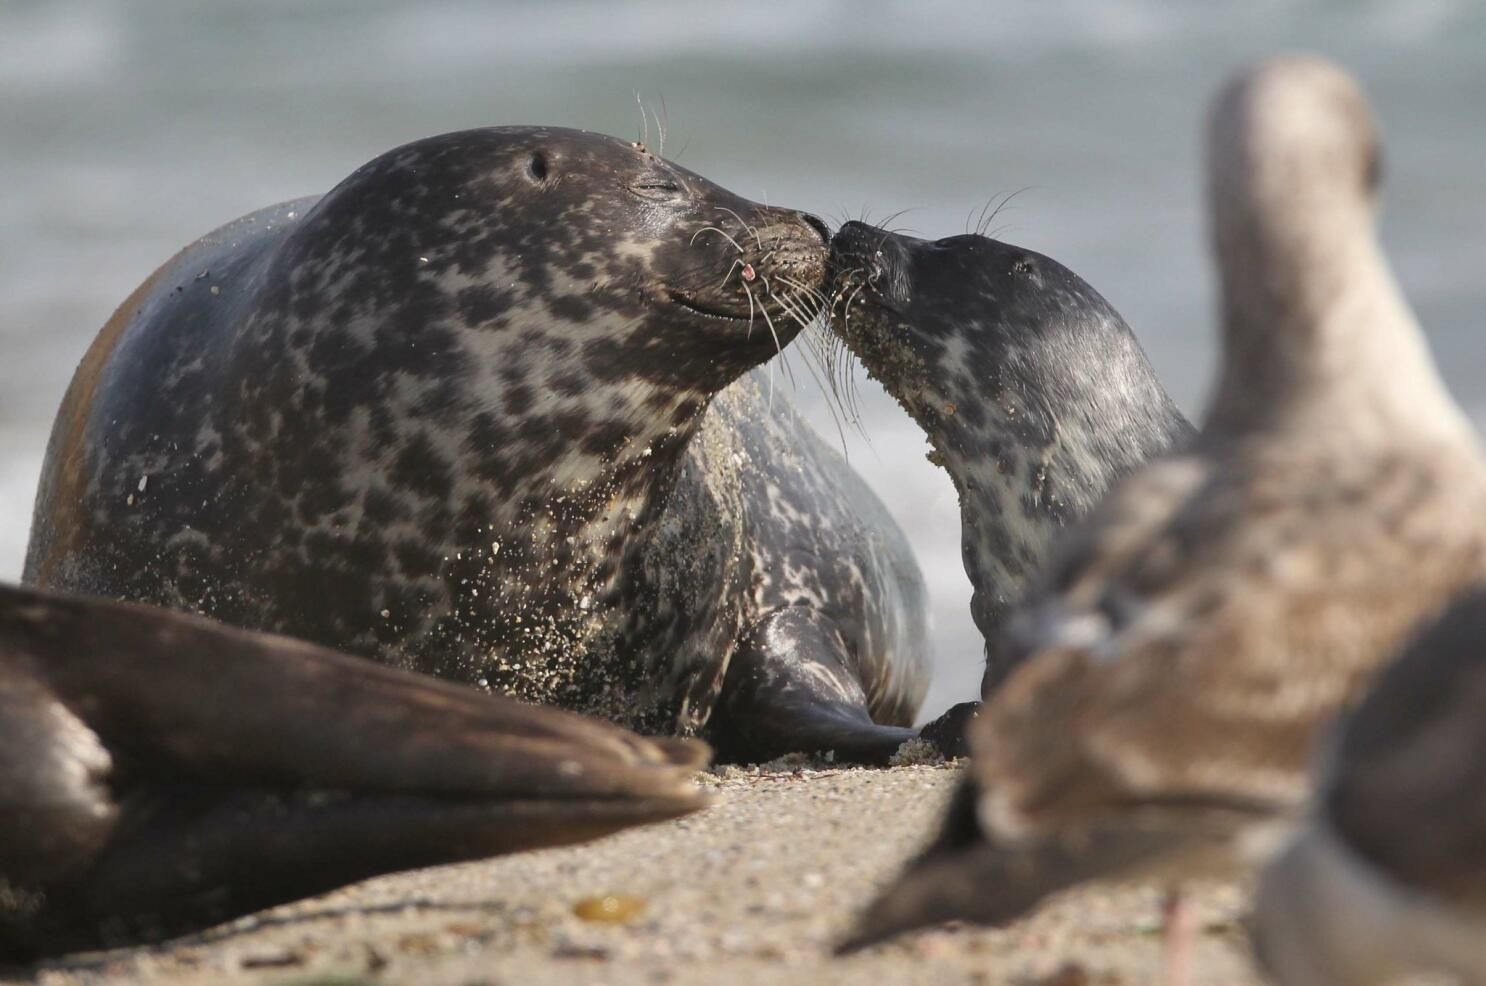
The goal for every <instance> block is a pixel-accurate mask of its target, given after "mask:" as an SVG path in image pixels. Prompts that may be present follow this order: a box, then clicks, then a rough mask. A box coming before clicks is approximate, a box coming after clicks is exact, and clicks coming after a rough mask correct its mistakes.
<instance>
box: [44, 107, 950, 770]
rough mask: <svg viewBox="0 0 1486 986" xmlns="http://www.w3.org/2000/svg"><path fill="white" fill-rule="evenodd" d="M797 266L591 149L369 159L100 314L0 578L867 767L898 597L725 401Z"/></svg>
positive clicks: (850, 484) (768, 329) (846, 506)
mask: <svg viewBox="0 0 1486 986" xmlns="http://www.w3.org/2000/svg"><path fill="white" fill-rule="evenodd" d="M827 239H828V232H827V230H826V229H825V227H824V226H823V225H822V224H821V223H820V221H819V220H817V219H815V218H814V217H811V216H808V215H805V214H803V213H799V212H795V211H792V210H788V209H779V208H768V207H765V206H761V205H757V204H755V203H753V202H749V201H747V200H744V199H741V198H739V197H737V196H735V195H733V194H732V193H730V192H728V191H726V190H724V189H722V188H719V187H717V186H716V185H714V184H712V183H710V182H708V181H707V180H706V179H704V178H702V177H701V176H699V175H696V174H694V173H692V172H690V171H687V170H685V169H683V168H679V167H677V166H675V165H673V164H671V163H670V162H667V161H665V160H663V159H661V158H660V157H657V156H656V155H654V154H652V153H650V152H649V151H648V150H647V149H646V148H644V147H643V146H641V145H638V144H630V143H626V142H623V141H619V140H615V139H614V138H611V137H605V136H601V135H597V134H591V133H583V132H578V131H572V130H562V129H558V128H547V127H497V128H490V129H484V130H471V131H464V132H459V133H453V134H445V135H443V136H439V137H432V138H428V139H425V140H420V141H417V142H415V143H412V144H409V145H407V146H405V147H401V148H398V149H396V150H393V151H390V152H388V153H386V154H384V155H382V156H381V157H378V158H376V159H375V160H373V161H372V162H370V163H369V164H367V165H365V166H364V167H362V168H360V169H359V170H357V171H356V172H355V173H354V174H352V175H351V176H350V177H349V178H347V179H346V180H345V181H343V182H341V183H340V184H339V185H338V186H337V187H336V188H335V189H334V190H332V191H331V192H330V193H329V194H327V195H326V196H325V197H323V198H321V199H318V200H313V199H306V200H301V201H298V202H293V203H288V204H286V205H282V206H277V207H273V208H270V209H267V210H264V211H262V212H258V213H254V214H253V215H251V216H248V217H246V218H244V219H241V220H238V221H237V222H235V223H231V224H229V225H227V226H225V227H223V228H222V229H220V230H218V231H216V232H214V233H211V234H209V235H208V236H206V237H204V238H203V239H201V240H200V241H198V242H197V243H195V244H193V245H192V246H190V247H187V248H186V249H185V250H184V251H183V252H182V253H181V254H179V255H178V256H177V257H175V258H174V259H173V260H171V261H169V262H168V263H167V264H165V266H163V267H162V268H161V269H160V270H159V271H157V272H156V273H155V274H154V275H153V276H152V277H151V278H150V279H149V280H148V281H146V282H145V284H144V285H142V286H141V287H140V288H139V289H138V290H137V291H136V292H135V294H134V295H133V296H132V297H131V298H130V299H129V300H127V301H126V302H125V303H124V305H123V306H122V307H121V308H120V309H119V311H118V312H117V313H116V314H115V316H114V317H113V319H112V320H110V322H109V323H108V324H107V325H106V326H105V327H104V329H103V331H102V333H101V334H100V335H99V337H98V339H97V341H96V342H95V343H94V345H93V348H92V349H91V350H90V351H89V352H88V354H87V356H86V357H85V358H84V360H83V362H82V365H81V366H80V367H79V369H78V371H77V374H76V376H75V377H74V380H73V382H72V386H71V388H70V390H69V391H68V394H67V397H66V399H65V401H64V403H63V405H62V409H61V411H60V413H59V415H58V418H57V423H56V426H55V428H54V431H53V436H52V441H51V444H50V446H49V448H48V453H47V458H46V462H45V465H44V468H43V475H42V480H41V485H40V488H39V491H38V494H37V501H36V511H35V520H34V523H33V534H32V539H31V544H30V547H29V550H28V555H27V561H26V570H25V573H26V574H25V577H26V580H27V581H28V582H32V583H35V584H37V585H41V586H51V587H57V588H63V589H71V590H75V591H81V592H88V593H93V594H97V595H103V596H109V597H115V598H124V599H130V600H135V601H141V602H149V603H155V604H158V605H163V606H169V607H173V608H178V609H184V610H190V611H195V612H200V613H203V614H205V615H209V616H212V617H215V618H217V619H221V620H223V621H225V622H228V623H231V624H234V625H238V626H244V627H248V628H252V629H259V630H267V631H273V632H278V633H285V634H289V635H292V636H296V637H301V638H304V639H308V640H312V641H315V642H317V643H321V644H324V645H326V646H331V647H335V648H336V649H339V650H344V651H348V652H351V653H355V654H360V655H364V656H369V657H373V658H375V659H377V660H380V661H383V662H385V663H388V664H392V665H395V666H398V667H403V668H409V669H413V670H418V671H422V672H425V673H429V674H433V675H437V676H439V677H443V678H448V679H453V680H458V681H463V682H467V683H470V684H473V685H476V686H479V687H484V688H488V689H491V690H493V691H497V692H501V693H506V694H511V695H515V696H518V697H520V698H523V699H526V700H529V701H535V702H542V703H547V704H553V705H559V706H563V707H566V708H571V709H577V710H581V711H587V712H592V713H596V714H599V715H603V716H605V717H607V718H610V719H613V720H615V721H619V722H622V723H624V724H626V725H629V726H631V727H634V728H637V729H640V730H641V731H644V732H677V733H681V734H687V735H689V734H693V733H697V732H700V731H703V730H705V731H706V732H707V733H708V735H710V736H713V737H715V738H716V739H717V741H718V744H717V745H718V746H719V747H720V748H721V749H723V750H725V751H727V752H728V755H729V756H732V757H736V758H742V759H750V758H762V759H767V758H769V757H772V756H776V755H778V754H779V753H783V752H788V751H790V750H817V749H820V750H825V749H834V750H836V752H837V753H838V754H839V755H840V756H842V757H843V758H848V759H849V758H860V757H867V758H880V759H886V758H887V757H888V756H890V755H891V753H892V752H893V750H895V749H896V748H897V746H898V744H899V743H901V742H902V741H903V739H905V738H907V737H910V736H912V735H914V733H913V731H912V730H910V729H908V728H906V727H908V726H909V725H910V724H911V722H912V721H913V716H914V712H915V710H916V709H917V706H918V703H919V702H920V701H921V700H922V696H923V692H924V690H925V688H926V685H927V680H928V675H929V654H928V650H927V646H926V643H925V641H926V632H925V619H926V618H925V615H924V612H923V603H922V597H923V587H922V580H921V578H920V576H919V573H918V571H917V568H916V566H915V562H914V560H913V557H912V553H911V550H910V549H909V546H908V544H907V542H906V540H905V539H904V537H903V536H902V534H901V532H900V531H899V530H898V529H897V528H896V527H895V526H894V525H893V523H892V521H891V520H890V519H889V518H888V515H887V513H886V511H885V510H884V509H882V507H881V504H879V503H878V502H877V500H876V498H875V497H873V495H872V494H871V493H870V491H869V490H868V489H867V488H866V486H865V485H864V484H863V483H862V482H861V481H860V480H859V479H857V477H856V476H855V475H854V474H853V473H852V471H851V470H850V468H849V467H848V466H847V465H846V463H845V462H844V460H842V459H841V457H840V456H836V455H833V454H832V453H830V451H829V450H828V449H826V447H825V446H824V444H823V443H822V442H819V441H813V440H812V438H811V437H807V432H808V428H807V427H806V426H805V425H804V424H803V423H802V422H800V421H798V420H796V418H795V417H794V415H793V412H792V411H791V410H790V409H789V408H788V406H787V402H786V401H785V400H784V398H783V395H782V394H772V395H771V393H770V388H769V384H768V382H767V381H765V380H763V379H762V377H754V378H749V377H747V376H746V374H747V373H748V371H749V370H750V368H752V367H755V366H757V365H759V364H760V363H762V362H764V361H765V360H766V359H767V358H768V357H770V356H773V355H774V354H775V353H776V352H777V351H778V350H779V347H780V346H782V345H784V344H786V343H788V342H790V340H791V339H792V338H793V336H794V335H795V334H796V333H797V332H798V331H799V330H800V327H801V324H802V323H804V322H808V321H809V319H810V316H811V314H812V312H813V309H812V308H810V307H809V306H810V305H811V304H812V302H811V298H812V292H815V291H817V290H818V288H819V286H820V285H821V283H822V279H823V276H824V261H825V257H826V241H827ZM802 305H804V306H806V307H801V306H802ZM771 397H772V400H771ZM714 398H715V399H714ZM725 692H726V699H725V700H720V697H721V696H723V695H724V693H725ZM714 711H719V712H720V714H719V715H718V717H717V720H718V721H716V722H714V721H713V713H714Z"/></svg>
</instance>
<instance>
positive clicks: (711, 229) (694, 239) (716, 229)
mask: <svg viewBox="0 0 1486 986" xmlns="http://www.w3.org/2000/svg"><path fill="white" fill-rule="evenodd" d="M703 233H720V234H722V236H723V237H725V238H726V239H727V241H728V242H729V243H731V244H732V245H733V249H734V250H737V251H738V252H739V253H746V252H747V251H745V250H744V249H743V248H742V247H741V246H739V245H738V241H737V240H735V239H733V238H732V237H731V236H728V233H727V230H725V229H722V228H721V227H718V226H703V227H702V228H701V229H699V230H697V231H696V232H695V233H693V234H691V242H690V243H689V244H687V245H688V246H696V243H697V237H698V236H701V235H702V234H703Z"/></svg>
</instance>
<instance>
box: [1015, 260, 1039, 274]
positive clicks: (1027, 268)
mask: <svg viewBox="0 0 1486 986" xmlns="http://www.w3.org/2000/svg"><path fill="white" fill-rule="evenodd" d="M1033 270H1034V267H1033V264H1032V258H1031V257H1018V258H1017V259H1016V260H1013V261H1012V262H1011V272H1012V273H1013V274H1030V273H1032V271H1033Z"/></svg>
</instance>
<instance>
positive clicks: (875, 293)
mask: <svg viewBox="0 0 1486 986" xmlns="http://www.w3.org/2000/svg"><path fill="white" fill-rule="evenodd" d="M831 263H832V267H833V270H834V274H833V279H834V291H835V293H836V295H837V297H838V298H839V299H840V304H838V305H837V307H836V310H835V312H834V313H833V317H832V320H831V326H832V328H833V329H834V330H835V332H836V333H837V335H838V336H839V337H840V338H841V340H842V341H843V342H844V343H845V344H846V345H847V346H848V347H850V349H851V351H852V352H853V353H854V354H855V355H856V356H857V357H858V358H860V359H861V361H862V363H863V365H865V366H866V368H867V372H868V373H869V374H870V375H871V376H872V377H873V378H874V379H877V380H879V381H880V382H881V383H882V384H883V386H884V387H885V388H886V389H887V391H888V392H889V393H891V394H892V395H893V397H895V398H896V399H897V400H898V402H899V403H900V404H902V406H903V407H904V409H905V410H907V411H908V413H909V414H910V415H911V416H912V417H913V419H914V420H915V421H916V422H917V423H918V424H919V426H920V427H921V428H923V430H924V432H925V434H926V436H927V437H928V440H929V443H930V445H931V446H932V449H933V451H932V452H931V453H930V458H931V459H932V460H933V461H934V462H936V463H937V464H939V465H940V466H942V467H943V468H944V469H945V471H946V472H948V473H949V476H950V479H951V480H952V481H953V482H954V485H955V490H956V492H957V493H958V494H959V499H960V518H961V552H962V555H963V559H964V563H965V572H966V574H967V575H968V576H969V577H970V583H971V586H972V587H973V590H974V594H973V596H972V597H971V614H972V616H973V617H974V619H975V624H976V627H977V628H978V629H979V630H980V632H981V634H982V636H983V637H984V638H985V640H986V641H987V651H986V653H987V666H986V673H985V679H984V683H983V686H982V692H983V693H988V692H989V691H990V690H991V689H992V688H993V687H994V686H995V685H996V684H997V683H998V682H999V681H1000V680H1001V678H1002V677H1003V676H1004V675H1005V674H1006V672H1007V671H1008V670H1010V669H1009V668H1008V667H1007V666H1006V665H1005V664H1004V663H1003V662H1000V661H998V660H997V655H996V654H995V653H994V649H993V648H992V647H991V646H990V642H991V641H994V640H995V639H996V638H997V635H998V633H999V631H1000V628H1001V625H1002V623H1003V621H1004V620H1005V618H1006V616H1007V614H1008V612H1010V610H1011V609H1012V608H1013V607H1014V606H1015V605H1016V603H1017V601H1018V600H1019V599H1020V597H1021V595H1022V593H1023V591H1024V590H1025V589H1026V588H1027V586H1028V584H1029V581H1030V580H1031V579H1033V578H1034V577H1035V576H1036V575H1037V573H1038V571H1039V569H1040V567H1041V566H1042V564H1043V562H1044V560H1045V559H1046V557H1047V555H1048V551H1049V548H1050V547H1051V545H1052V543H1053V541H1054V539H1055V537H1056V536H1057V534H1058V532H1059V531H1060V530H1061V529H1062V528H1063V527H1065V526H1066V525H1068V524H1069V523H1070V522H1072V521H1075V520H1077V519H1078V518H1080V517H1082V516H1083V515H1084V514H1085V513H1086V512H1087V511H1088V510H1089V509H1090V508H1091V507H1093V506H1094V505H1095V504H1097V503H1098V502H1099V501H1100V500H1101V499H1102V498H1103V496H1104V494H1105V492H1106V491H1107V490H1108V489H1109V487H1110V485H1111V484H1112V483H1113V482H1115V481H1116V480H1117V479H1119V478H1120V477H1121V476H1123V475H1125V474H1126V473H1128V472H1130V471H1131V470H1132V469H1134V468H1135V467H1137V466H1139V465H1140V464H1141V463H1143V462H1145V461H1147V460H1148V459H1150V458H1152V457H1154V456H1156V455H1159V454H1161V453H1164V452H1166V451H1168V450H1170V449H1172V448H1174V447H1177V446H1180V445H1182V444H1185V443H1186V442H1187V441H1189V440H1190V439H1191V437H1192V436H1193V434H1194V431H1193V428H1192V426H1191V424H1189V423H1188V421H1187V420H1186V418H1184V417H1183V416H1182V414H1181V412H1180V411H1179V410H1178V409H1177V407H1176V405H1175V404H1174V403H1173V402H1172V400H1171V398H1170V397H1169V396H1168V395H1167V393H1166V391H1165V390H1164V389H1163V388H1162V387H1161V383H1160V381H1159V380H1158V379H1157V377H1156V374H1155V371H1154V370H1153V369H1152V368H1151V365H1150V363H1149V362H1148V361H1147V359H1146V357H1145V353H1144V352H1142V350H1141V348H1140V343H1139V342H1138V341H1136V338H1135V335H1134V333H1133V332H1131V331H1130V328H1129V326H1128V325H1126V324H1125V321H1124V319H1122V318H1121V317H1120V315H1119V313H1118V312H1116V311H1115V310H1114V308H1113V307H1112V306H1111V305H1110V304H1109V302H1107V301H1106V300H1105V299H1104V297H1103V296H1102V295H1100V294H1099V292H1097V291H1095V290H1094V288H1092V287H1091V286H1090V285H1089V284H1088V283H1087V282H1086V281H1084V280H1083V279H1082V278H1080V277H1079V276H1078V275H1077V274H1075V273H1074V272H1073V271H1071V270H1069V269H1068V268H1067V267H1064V266H1063V265H1062V264H1060V263H1058V262H1057V261H1056V260H1054V259H1052V258H1051V257H1048V256H1044V255H1043V254H1040V253H1036V252H1034V251H1031V250H1027V249H1024V248H1022V247H1018V246H1015V245H1012V244H1009V243H1003V242H1000V241H998V240H993V239H991V238H989V237H986V236H979V235H973V234H972V235H964V236H953V237H949V238H946V239H941V240H921V239H917V238H915V237H911V236H903V235H899V234H895V233H891V232H888V231H887V230H883V229H879V228H877V227H874V226H869V225H867V224H864V223H859V222H849V223H846V224H845V225H844V226H842V227H841V229H840V230H839V231H838V232H837V233H836V235H835V237H834V238H833V240H832V244H831ZM972 709H973V703H971V704H967V705H965V706H960V707H957V709H956V710H952V711H951V713H950V714H949V716H948V717H947V718H945V719H941V720H940V721H939V722H937V723H935V724H933V725H931V726H930V727H926V735H930V736H931V737H932V738H933V739H934V740H935V741H936V742H938V743H940V744H941V745H943V746H946V747H947V748H949V749H952V750H954V751H955V752H959V750H960V748H959V746H958V737H957V735H956V734H957V733H958V729H959V726H960V725H961V720H962V719H963V717H964V716H965V715H966V714H968V713H969V712H971V711H972Z"/></svg>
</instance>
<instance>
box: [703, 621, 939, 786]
mask: <svg viewBox="0 0 1486 986" xmlns="http://www.w3.org/2000/svg"><path fill="white" fill-rule="evenodd" d="M855 665H856V662H855V660H854V659H853V657H852V655H851V653H850V652H849V651H848V649H847V647H846V643H845V641H844V640H843V639H842V636H841V633H840V632H839V631H838V630H837V628H836V625H835V623H834V621H832V619H831V618H830V617H829V616H826V615H825V614H824V613H821V612H820V611H819V610H815V609H811V608H810V607H808V606H790V607H787V608H785V609H779V610H775V611H774V612H772V613H770V614H768V615H767V616H765V617H764V618H763V619H761V620H759V621H758V622H756V623H755V624H754V625H753V627H752V628H751V629H750V631H749V632H748V633H747V634H746V635H745V637H744V639H743V641H742V642H741V644H740V645H739V648H738V651H737V652H736V653H735V654H734V655H733V658H732V660H731V661H730V662H729V663H728V670H727V677H726V678H725V679H724V680H723V694H722V698H721V700H720V701H719V703H718V705H719V708H718V711H719V712H720V713H721V715H720V716H719V717H718V722H717V724H716V726H715V727H714V730H713V738H714V741H715V742H716V743H717V746H718V752H719V756H720V758H721V759H725V760H741V761H744V762H757V761H763V760H772V759H774V758H775V757H778V756H782V755H783V754H786V753H824V752H827V751H833V752H834V753H835V755H836V759H838V760H844V761H848V762H853V763H877V764H885V763H887V762H888V759H889V758H890V757H891V756H892V755H893V754H894V753H896V752H897V750H898V747H899V746H901V745H902V744H903V741H904V740H908V739H912V738H913V737H915V736H917V735H918V733H917V732H916V731H914V730H912V729H907V728H904V727H901V726H884V725H880V724H878V723H875V722H873V721H872V716H871V714H870V713H869V712H868V706H867V696H866V693H865V692H864V691H863V689H862V684H861V678H860V677H859V676H858V675H857V674H856V673H855V671H854V670H853V669H854V667H855Z"/></svg>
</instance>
